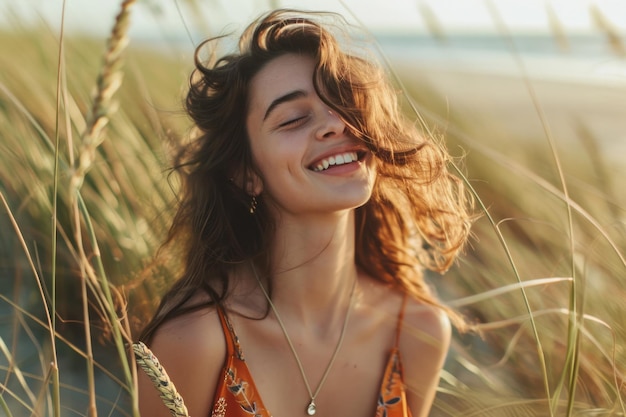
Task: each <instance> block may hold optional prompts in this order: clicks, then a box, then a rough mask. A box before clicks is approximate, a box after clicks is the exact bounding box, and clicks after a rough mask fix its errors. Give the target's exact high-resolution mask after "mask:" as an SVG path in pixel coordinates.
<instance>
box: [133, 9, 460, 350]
mask: <svg viewBox="0 0 626 417" xmlns="http://www.w3.org/2000/svg"><path fill="white" fill-rule="evenodd" d="M331 17H332V16H331V15H330V14H319V13H316V14H309V13H305V12H296V11H292V10H277V11H273V12H271V13H269V14H267V15H265V16H263V17H261V18H260V19H258V20H257V21H255V22H254V23H253V24H251V25H250V26H249V27H248V28H247V29H246V30H245V31H244V33H243V34H242V36H241V38H240V42H239V51H238V52H237V53H236V54H232V55H226V56H224V57H222V58H221V59H219V60H217V61H216V62H214V63H208V64H207V63H203V62H202V61H201V59H200V58H199V56H200V52H201V51H202V47H203V46H205V45H206V44H207V43H208V42H213V41H215V39H210V40H208V41H206V42H205V43H203V44H201V45H200V46H199V47H198V49H197V50H196V57H195V64H196V69H195V70H194V72H193V73H192V75H191V78H190V88H189V92H188V94H187V99H186V110H187V112H188V113H189V115H190V116H191V118H192V119H193V122H194V123H195V126H196V131H197V134H196V135H194V136H193V138H192V140H190V141H189V142H187V143H185V144H182V145H181V147H180V149H179V152H178V154H177V157H176V160H175V163H174V171H175V172H177V173H178V174H179V175H180V178H181V182H182V185H181V190H180V200H179V201H178V204H179V205H178V209H177V212H176V214H175V216H174V219H173V223H172V226H171V228H170V231H169V235H168V238H167V240H166V242H165V243H164V246H163V247H162V248H161V251H167V250H174V249H175V250H178V251H179V253H180V254H181V262H182V265H183V269H182V271H181V276H180V277H179V279H178V280H177V281H176V283H175V284H174V286H173V287H172V288H171V289H170V290H169V292H167V294H166V295H165V297H164V298H163V299H162V302H161V305H160V307H159V309H158V311H157V313H156V315H155V316H154V318H153V319H152V321H151V322H150V323H149V324H148V325H147V326H146V328H145V329H144V331H143V334H142V335H141V337H140V338H141V339H142V340H145V341H150V339H151V337H152V336H153V334H154V332H155V331H156V329H157V328H158V326H159V325H160V324H162V323H163V322H164V321H166V320H168V319H171V318H173V317H176V316H179V315H181V314H185V313H188V312H189V311H191V310H194V309H198V308H203V307H206V304H204V305H202V306H197V305H196V306H189V305H188V304H189V303H188V302H189V300H190V299H191V297H192V296H193V295H194V294H197V293H198V291H204V292H205V293H206V294H208V296H209V298H210V300H211V301H210V302H209V303H208V304H219V303H221V302H223V300H224V299H225V298H226V297H227V296H228V290H229V280H228V277H229V272H230V271H231V270H232V268H233V267H234V266H235V265H237V264H240V263H242V262H246V261H249V260H251V259H256V258H258V257H259V256H265V257H267V253H265V251H266V250H267V248H268V247H269V242H270V241H271V239H272V237H273V234H274V230H275V224H274V221H273V219H272V218H271V216H270V214H269V211H268V210H267V209H266V207H265V206H264V204H263V200H262V195H261V196H259V197H258V198H259V202H258V209H257V211H256V213H255V215H253V216H251V215H250V213H249V204H250V196H249V195H247V194H246V192H245V191H244V190H243V189H242V187H240V186H239V185H238V184H236V183H235V182H233V181H232V178H233V175H235V173H236V172H239V173H244V175H250V174H251V173H254V172H257V171H256V170H255V167H254V165H253V162H252V161H253V159H252V155H251V150H250V144H249V140H248V135H247V132H246V127H245V126H246V123H245V118H246V114H247V109H248V99H249V98H248V94H249V90H250V82H251V80H252V78H253V77H254V76H255V75H256V74H257V73H258V72H259V71H260V70H261V69H262V68H263V67H264V66H265V65H266V64H267V63H268V62H270V61H271V60H273V59H275V58H277V57H279V56H282V55H284V54H288V53H297V54H304V55H309V56H312V57H313V58H314V59H315V61H316V67H315V71H314V76H313V85H314V88H315V90H316V92H317V94H318V95H319V97H320V98H321V100H322V101H324V103H325V104H326V105H327V106H329V108H331V109H332V110H333V111H335V112H336V113H337V114H338V115H340V116H341V118H342V119H343V120H344V122H345V123H346V125H347V128H348V130H349V133H350V134H352V135H354V136H355V137H356V138H358V139H359V140H361V141H362V142H363V143H364V144H365V145H366V146H367V147H368V148H369V149H370V151H371V152H372V154H373V155H374V157H375V158H377V159H378V163H377V167H378V176H377V180H376V183H375V185H374V189H373V192H372V196H371V199H370V200H369V201H368V202H367V203H366V204H365V205H363V206H362V207H359V208H358V209H356V213H355V220H356V259H355V261H356V263H357V265H358V266H359V267H360V268H362V269H363V270H364V271H366V272H367V273H368V274H369V275H371V276H372V277H375V278H376V279H378V280H380V281H382V282H385V283H387V284H389V285H390V286H392V287H395V288H397V289H399V290H401V291H404V292H407V293H409V294H411V295H412V296H414V297H415V298H417V299H419V300H422V301H423V302H426V303H429V304H432V305H436V306H439V307H441V308H444V309H446V308H445V307H443V306H442V305H441V304H440V303H439V302H438V301H437V300H436V298H435V297H434V296H433V295H432V294H431V292H430V291H429V289H428V287H427V286H426V284H425V282H424V277H423V270H424V269H431V270H434V271H439V272H443V271H445V270H446V269H447V268H448V267H449V266H450V264H451V263H452V262H453V260H454V258H455V256H456V254H457V252H458V251H459V250H460V249H461V248H462V246H463V244H464V242H465V241H466V239H467V236H468V233H469V229H470V223H471V218H472V215H471V213H470V210H471V199H470V198H468V194H467V192H466V190H465V189H464V186H463V183H462V182H461V180H460V179H459V178H457V177H456V176H454V175H452V174H451V173H450V172H449V171H448V163H449V162H450V161H449V155H448V153H447V152H446V151H445V150H444V148H443V147H442V146H440V145H439V144H438V143H437V142H436V141H434V140H433V139H432V138H426V137H423V136H422V135H421V134H420V132H419V131H418V129H417V128H416V127H415V126H413V125H412V124H411V123H409V122H408V121H407V120H406V118H405V117H404V116H403V115H402V114H401V112H400V109H399V104H398V94H397V93H396V91H395V90H394V89H393V87H392V85H391V84H390V82H389V81H388V79H387V77H386V75H385V73H384V71H383V70H382V69H381V68H380V67H378V66H377V65H375V64H373V63H372V62H371V61H370V60H367V59H363V58H361V57H359V56H357V55H356V54H354V53H348V52H345V51H344V50H342V49H340V45H339V42H338V40H337V39H338V38H337V37H336V36H334V35H333V33H332V32H331V30H330V28H331V27H334V26H331V25H322V24H321V23H319V21H320V20H323V19H326V18H331ZM336 18H337V16H334V19H336ZM257 175H260V174H259V173H258V172H257ZM246 180H247V179H246V178H244V179H243V183H245V182H246ZM168 248H170V249H168ZM446 310H447V311H448V312H449V313H451V314H452V316H453V318H454V312H451V311H449V310H448V309H446Z"/></svg>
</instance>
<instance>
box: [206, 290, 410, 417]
mask: <svg viewBox="0 0 626 417" xmlns="http://www.w3.org/2000/svg"><path fill="white" fill-rule="evenodd" d="M405 303H406V297H405V301H404V303H403V305H402V309H401V310H400V315H399V317H398V324H397V330H396V341H395V345H394V347H393V349H392V350H391V352H390V354H389V359H388V361H387V366H386V368H385V374H384V376H383V380H382V382H381V387H380V394H379V396H378V405H377V407H376V414H375V417H411V412H410V410H409V408H408V406H407V402H406V392H405V388H404V382H403V377H402V362H401V360H400V351H399V349H398V340H399V337H400V329H401V327H402V320H403V317H404V308H405ZM218 312H219V316H220V320H221V322H222V328H223V329H224V336H225V337H226V346H227V357H226V363H225V364H224V371H223V374H222V375H223V377H222V378H220V381H219V383H218V385H217V388H216V390H215V396H214V397H213V401H214V403H213V412H212V414H211V417H271V413H270V412H269V411H268V410H267V409H266V408H265V406H264V405H263V401H262V400H261V398H260V396H259V394H258V391H257V389H256V387H255V385H254V381H253V380H252V375H250V371H249V370H248V366H247V365H246V361H245V359H244V356H243V352H242V350H241V346H240V345H239V339H238V338H237V335H236V334H235V330H234V329H233V326H232V324H231V322H230V320H229V319H228V316H227V315H226V313H225V312H224V311H223V310H222V309H221V308H218Z"/></svg>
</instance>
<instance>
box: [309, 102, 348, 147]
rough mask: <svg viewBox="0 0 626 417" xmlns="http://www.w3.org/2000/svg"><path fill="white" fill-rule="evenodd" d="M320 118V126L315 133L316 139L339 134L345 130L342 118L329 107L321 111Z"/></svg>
mask: <svg viewBox="0 0 626 417" xmlns="http://www.w3.org/2000/svg"><path fill="white" fill-rule="evenodd" d="M320 120H321V121H320V126H319V128H318V129H317V131H316V134H315V137H316V139H318V140H324V139H329V138H332V137H334V136H339V135H341V134H342V133H343V132H344V131H345V130H346V123H345V122H344V121H343V119H342V118H341V117H339V115H338V114H337V113H335V112H334V111H332V110H331V109H329V108H325V109H324V110H322V111H321V115H320Z"/></svg>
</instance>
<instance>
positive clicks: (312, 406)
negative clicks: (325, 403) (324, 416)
mask: <svg viewBox="0 0 626 417" xmlns="http://www.w3.org/2000/svg"><path fill="white" fill-rule="evenodd" d="M315 411H317V410H316V409H315V401H314V400H311V402H310V403H309V406H308V407H307V408H306V413H307V414H308V415H310V416H314V415H315Z"/></svg>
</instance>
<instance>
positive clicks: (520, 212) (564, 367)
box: [0, 1, 626, 416]
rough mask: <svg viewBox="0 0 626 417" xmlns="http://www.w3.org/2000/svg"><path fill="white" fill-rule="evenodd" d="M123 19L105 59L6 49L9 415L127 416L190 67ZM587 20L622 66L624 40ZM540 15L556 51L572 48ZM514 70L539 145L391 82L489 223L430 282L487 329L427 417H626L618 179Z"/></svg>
mask: <svg viewBox="0 0 626 417" xmlns="http://www.w3.org/2000/svg"><path fill="white" fill-rule="evenodd" d="M131 4H132V1H125V2H120V10H121V12H120V14H119V16H118V19H117V21H116V22H115V23H114V26H113V30H112V34H111V36H110V40H109V43H108V44H107V45H103V44H102V42H100V41H97V40H91V39H85V38H79V37H69V38H63V39H62V38H61V37H60V36H59V33H56V32H53V31H51V30H50V29H49V28H47V27H41V28H39V29H37V30H31V29H29V30H24V29H18V28H16V29H15V30H13V31H11V32H4V33H0V46H1V47H2V50H3V52H4V53H3V54H2V55H1V56H0V67H1V68H3V71H2V72H0V137H1V142H0V159H1V160H2V169H1V170H0V175H1V182H0V199H1V200H2V213H3V214H2V215H0V409H1V410H2V412H3V413H4V414H6V415H7V416H22V415H36V416H59V415H92V416H93V415H98V414H99V415H120V416H127V415H134V414H135V415H136V405H135V404H136V400H135V398H134V393H135V388H134V378H135V376H134V372H135V367H134V365H133V363H132V361H130V358H131V357H132V355H131V354H130V353H131V352H130V351H129V350H128V349H129V348H128V342H129V341H130V340H131V339H132V334H133V331H135V330H136V329H137V328H139V327H140V326H141V323H142V321H143V320H145V317H146V315H147V314H149V313H150V311H151V310H152V309H153V308H154V304H155V302H156V300H158V297H159V294H161V293H162V292H163V290H164V289H165V287H166V286H167V285H168V282H169V281H168V278H167V277H168V274H167V271H165V272H164V273H162V274H156V275H155V276H151V279H150V281H149V282H146V281H145V278H144V277H143V276H142V275H141V274H140V272H141V271H143V270H144V268H145V267H146V263H147V262H149V259H150V256H151V255H152V254H153V253H154V251H155V249H156V246H157V245H158V243H159V241H160V240H161V238H162V237H163V233H164V230H165V228H166V226H167V224H168V221H169V218H170V216H171V211H170V210H169V209H168V208H169V206H170V200H171V199H172V198H173V193H172V189H175V188H176V186H177V184H176V183H175V182H170V181H169V180H168V178H167V177H166V175H165V174H164V171H163V169H164V167H166V165H167V162H166V161H167V150H168V146H167V145H168V143H169V141H170V140H177V138H178V136H182V135H184V134H185V132H186V129H187V128H188V122H187V120H186V119H185V118H184V117H183V116H182V115H181V114H180V113H179V112H178V109H179V107H180V106H179V104H178V103H179V101H180V96H181V93H180V91H181V88H182V87H183V85H184V83H185V79H186V74H187V73H188V72H189V68H188V65H189V63H184V64H181V63H180V62H178V60H177V59H175V58H172V56H171V55H168V54H166V53H163V52H155V51H150V50H148V49H145V48H141V47H139V46H134V45H132V44H131V45H130V46H129V49H128V50H126V46H127V45H126V43H125V39H126V31H127V28H128V26H127V24H128V20H127V18H128V13H129V11H130V6H131ZM198 10H199V9H198ZM423 13H425V15H424V17H425V18H426V19H427V21H429V22H431V24H430V27H431V29H432V30H433V31H434V32H433V36H436V37H437V38H438V39H441V40H445V39H446V36H445V28H443V27H442V26H441V24H440V23H439V22H438V21H436V20H433V19H435V18H436V16H432V11H431V10H429V9H428V10H427V9H424V10H423ZM592 13H593V16H594V20H595V21H596V22H597V24H598V25H600V27H601V28H603V29H602V30H603V31H604V33H606V34H607V42H609V43H610V47H611V48H612V49H613V50H614V51H617V52H616V54H617V55H616V57H619V56H620V55H619V51H620V45H622V46H621V48H622V49H623V44H622V43H620V42H621V40H620V39H621V38H620V37H619V33H617V32H616V31H615V29H614V28H613V27H610V26H609V25H608V24H607V23H606V22H607V21H606V19H603V17H602V15H601V14H600V13H599V11H598V10H596V9H594V11H593V12H592ZM429 16H430V17H429ZM550 16H551V25H552V27H553V28H555V29H554V30H555V32H554V33H555V41H558V42H560V43H562V44H564V45H565V44H566V45H568V46H570V47H571V46H572V44H571V42H572V41H571V40H566V39H565V38H564V37H565V34H564V31H563V29H562V26H561V25H560V24H559V22H558V16H556V15H555V14H554V13H552V14H551V15H550ZM429 19H430V20H429ZM199 20H202V19H199ZM494 21H495V22H498V21H499V20H498V16H497V15H496V14H494ZM501 30H502V36H503V37H505V38H507V39H508V38H509V36H510V35H509V34H508V33H506V32H507V30H506V26H503V27H502V28H501ZM511 51H512V53H515V46H514V43H513V44H512V46H511ZM616 59H617V58H616ZM122 64H123V66H122ZM392 65H396V64H394V63H392ZM519 66H520V71H521V73H522V76H521V77H520V80H519V81H518V83H519V86H520V88H521V89H523V90H524V91H526V92H527V94H528V95H529V97H531V98H532V100H529V101H528V104H527V105H526V106H527V107H528V108H527V109H526V110H527V111H525V112H520V114H523V117H524V120H523V121H522V122H523V123H528V124H531V123H540V124H542V126H543V127H542V129H540V130H539V131H538V133H537V132H535V133H534V134H532V135H529V134H527V133H518V132H517V131H516V130H515V128H514V126H518V125H519V122H520V121H519V120H515V121H516V123H510V125H511V126H513V127H511V126H508V127H507V126H503V125H502V124H500V123H499V121H498V120H496V119H497V118H489V115H488V114H481V113H476V109H473V108H471V107H463V106H458V105H455V103H454V102H452V103H448V102H446V101H445V97H444V96H443V95H442V94H441V92H440V91H439V90H438V89H437V86H436V83H432V84H431V83H430V82H429V77H416V76H415V75H414V74H415V68H413V67H411V68H409V69H408V70H406V69H405V68H404V67H403V66H402V65H401V64H400V63H398V64H397V65H396V68H395V69H396V70H397V72H398V74H399V76H400V79H401V80H402V83H403V85H404V88H405V90H406V92H407V95H408V97H409V98H410V102H411V103H410V104H411V106H412V107H415V108H417V110H418V111H419V112H420V114H421V115H422V117H423V118H424V119H425V122H426V124H427V125H428V126H429V127H430V128H431V129H432V130H433V131H434V134H445V138H446V141H447V145H448V147H449V148H450V149H452V150H453V151H456V150H457V149H463V150H464V151H459V154H461V153H465V152H466V153H467V155H466V157H465V158H464V162H463V163H464V165H465V166H464V167H460V169H459V172H460V173H463V172H465V173H466V174H465V175H464V179H465V180H466V181H467V183H468V185H469V186H471V187H472V189H473V190H474V192H475V194H476V196H477V198H478V201H479V206H480V207H481V208H482V210H483V211H484V214H485V215H484V216H483V218H482V219H481V220H480V221H479V222H478V223H477V224H476V225H475V228H474V234H475V239H474V240H473V243H472V247H471V248H469V249H468V251H467V254H466V255H465V256H464V257H463V258H462V259H461V261H460V262H459V263H458V265H457V266H455V267H454V268H453V269H452V270H451V271H450V272H449V273H448V274H446V275H445V276H443V277H433V280H432V282H433V284H434V285H436V287H437V289H438V291H439V292H440V294H441V296H442V298H444V299H445V300H448V302H449V303H450V304H451V305H453V306H455V307H458V308H460V309H461V310H463V311H464V312H465V313H466V314H467V315H468V316H469V317H471V318H473V319H474V320H475V321H476V324H477V327H478V328H479V329H480V331H481V335H480V336H479V335H476V334H470V335H456V337H455V340H454V346H453V349H452V351H451V353H450V355H449V358H448V361H447V363H446V366H445V369H444V372H443V375H442V380H441V384H440V389H439V393H438V397H437V399H436V402H435V406H434V409H433V413H432V414H433V415H436V416H457V415H463V416H468V415H469V416H472V415H476V416H509V415H511V416H513V415H520V416H529V415H539V416H544V415H545V416H548V415H549V416H561V415H594V416H598V415H602V416H604V415H616V416H617V415H625V414H626V410H625V407H624V403H623V397H624V394H625V388H624V378H625V375H624V372H625V369H624V363H626V351H625V349H624V346H626V324H624V323H626V291H625V286H626V280H625V278H626V260H625V257H626V253H625V252H626V241H625V240H626V233H625V232H626V226H625V224H624V221H625V218H626V202H625V201H624V199H625V196H624V195H623V193H621V192H620V188H619V178H616V177H615V175H614V173H615V172H622V173H623V172H624V169H625V168H626V167H625V166H624V165H623V162H622V163H621V164H617V163H616V162H615V160H614V159H608V158H607V157H606V153H605V152H603V151H602V149H601V146H602V144H605V143H606V142H607V138H604V137H601V136H598V133H597V129H594V128H593V121H592V120H591V119H589V120H587V119H586V118H585V114H584V112H583V113H581V114H575V115H572V117H573V118H574V117H575V120H576V121H575V122H572V125H573V126H574V127H575V128H574V129H570V130H569V133H568V134H567V135H565V137H563V133H562V132H563V131H562V130H558V129H554V130H553V129H552V128H553V127H554V125H555V124H556V123H557V122H556V121H555V120H553V119H552V118H551V117H552V113H550V111H548V110H547V109H545V108H544V103H543V102H542V100H541V98H540V95H539V94H537V92H536V91H535V88H536V87H537V85H536V83H535V82H534V81H532V80H531V79H529V78H527V79H526V80H524V76H523V60H522V61H520V62H519ZM122 81H123V82H122ZM625 92H626V91H625ZM528 110H530V111H528ZM604 111H605V112H606V113H607V114H611V113H612V109H610V108H606V109H605V110H604ZM511 117H512V118H515V119H518V118H519V117H520V115H519V114H517V113H516V114H512V115H511ZM555 131H556V133H555ZM452 168H453V169H454V167H452ZM461 175H462V174H461ZM159 277H162V278H159Z"/></svg>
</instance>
